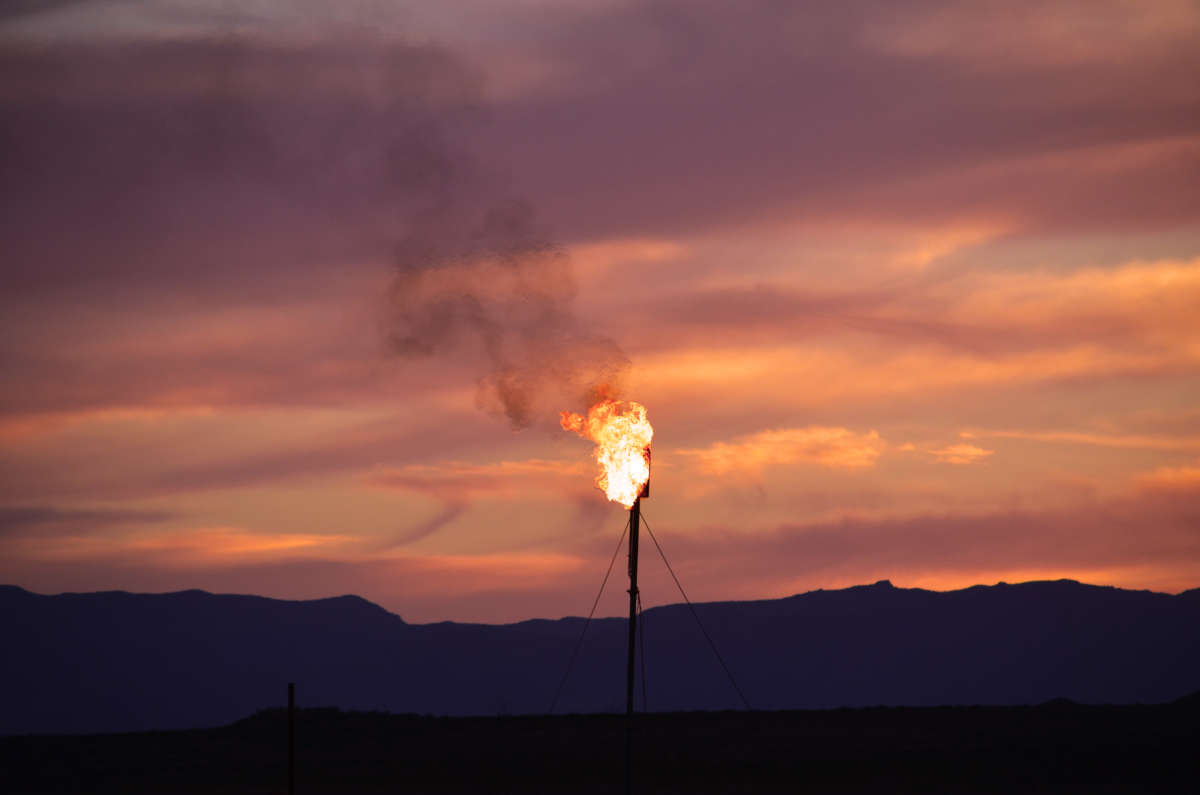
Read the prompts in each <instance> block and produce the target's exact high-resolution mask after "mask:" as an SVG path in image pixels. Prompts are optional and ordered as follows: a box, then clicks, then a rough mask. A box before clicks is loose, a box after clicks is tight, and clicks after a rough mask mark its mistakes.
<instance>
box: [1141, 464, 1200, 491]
mask: <svg viewBox="0 0 1200 795" xmlns="http://www.w3.org/2000/svg"><path fill="white" fill-rule="evenodd" d="M1137 484H1138V485H1139V486H1140V487H1141V488H1143V489H1145V490H1148V491H1191V490H1197V491H1200V462H1198V463H1197V464H1193V465H1185V466H1178V467H1159V468H1158V469H1156V470H1154V471H1153V472H1147V473H1145V474H1144V475H1141V476H1140V477H1139V478H1138V479H1137Z"/></svg>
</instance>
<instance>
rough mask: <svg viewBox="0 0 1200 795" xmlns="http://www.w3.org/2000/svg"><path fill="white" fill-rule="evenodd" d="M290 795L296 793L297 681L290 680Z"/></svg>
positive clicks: (288, 775)
mask: <svg viewBox="0 0 1200 795" xmlns="http://www.w3.org/2000/svg"><path fill="white" fill-rule="evenodd" d="M287 778H288V789H287V791H288V795H296V683H295V682H288V774H287Z"/></svg>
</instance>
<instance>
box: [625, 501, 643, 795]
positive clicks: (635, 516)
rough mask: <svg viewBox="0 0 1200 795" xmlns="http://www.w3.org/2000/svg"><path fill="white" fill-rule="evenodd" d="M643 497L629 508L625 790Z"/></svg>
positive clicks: (629, 779) (628, 785)
mask: <svg viewBox="0 0 1200 795" xmlns="http://www.w3.org/2000/svg"><path fill="white" fill-rule="evenodd" d="M641 506H642V498H641V496H639V497H638V498H637V499H636V500H634V502H633V508H631V509H630V510H629V654H628V657H627V659H626V667H625V792H626V795H629V793H632V792H633V677H634V670H635V669H634V652H635V650H636V648H637V646H636V644H637V600H638V586H637V566H638V529H639V527H640V525H641V520H642V512H641Z"/></svg>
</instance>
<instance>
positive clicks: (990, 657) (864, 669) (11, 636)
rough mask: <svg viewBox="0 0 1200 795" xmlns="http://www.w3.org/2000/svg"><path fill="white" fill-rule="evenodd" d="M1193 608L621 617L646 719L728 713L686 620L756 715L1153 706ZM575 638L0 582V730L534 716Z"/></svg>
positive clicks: (862, 591)
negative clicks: (345, 714)
mask: <svg viewBox="0 0 1200 795" xmlns="http://www.w3.org/2000/svg"><path fill="white" fill-rule="evenodd" d="M1197 597H1200V589H1192V590H1188V591H1184V592H1182V593H1180V594H1164V593H1158V592H1153V591H1144V590H1143V591H1132V590H1127V589H1121V588H1116V587H1112V586H1096V585H1088V584H1085V583H1079V582H1077V581H1074V580H1040V581H1032V582H1028V583H1018V584H1007V583H998V584H995V585H981V586H971V587H969V588H964V589H959V590H955V591H930V590H925V589H920V588H897V587H895V586H894V585H892V584H891V583H890V582H889V581H887V580H881V581H878V582H876V583H873V584H870V585H861V586H852V587H849V588H843V589H832V590H825V589H819V590H815V591H809V592H806V593H803V594H795V595H793V596H789V597H784V598H781V599H763V600H754V601H745V602H739V601H724V602H701V603H695V604H693V605H692V606H691V607H689V606H688V605H686V604H672V605H662V606H658V607H654V608H650V609H647V610H646V611H645V613H644V614H643V622H642V627H643V629H644V644H645V665H644V671H645V676H646V683H647V686H646V692H647V695H648V699H649V700H648V706H649V708H650V709H652V710H662V711H682V710H696V709H702V710H707V709H736V708H740V707H742V706H743V705H742V703H741V701H740V698H739V697H738V694H737V690H735V689H734V687H733V686H732V685H731V683H730V681H729V678H728V677H727V675H726V672H725V670H724V667H723V666H722V665H721V664H720V663H719V662H718V661H717V660H716V659H715V657H714V655H713V653H712V650H711V648H710V647H709V646H708V643H707V640H706V639H705V636H704V634H703V633H702V632H701V631H700V630H699V629H698V628H697V626H696V622H695V620H694V617H693V615H692V610H693V609H694V610H695V613H696V614H697V615H698V616H699V617H700V619H701V620H702V622H703V625H704V629H705V630H706V631H707V632H708V634H709V635H710V636H711V637H712V639H713V640H714V641H715V643H716V645H717V647H718V649H719V650H720V652H721V656H722V658H723V659H724V661H725V663H726V664H727V666H728V670H729V672H730V674H731V675H732V676H733V677H734V678H735V680H736V681H737V683H738V685H739V688H740V689H741V690H742V691H743V692H744V693H745V694H746V698H747V699H748V700H749V702H750V705H751V706H753V707H755V708H760V709H822V708H832V707H856V706H873V705H892V706H934V705H941V704H997V705H1005V704H1037V703H1043V702H1046V701H1050V700H1052V699H1056V698H1066V699H1070V700H1072V701H1076V702H1080V703H1138V702H1146V703H1151V702H1153V703H1159V702H1167V701H1171V700H1172V699H1175V698H1180V697H1183V696H1185V695H1186V694H1188V693H1191V692H1195V691H1197V690H1200V629H1198V628H1200V598H1197ZM584 626H585V622H584V619H582V618H579V617H564V618H560V619H536V618H535V619H527V620H525V621H521V622H516V623H512V624H469V623H458V622H438V623H430V624H410V623H407V622H405V621H404V620H403V619H402V618H401V617H400V616H399V615H397V614H395V613H391V612H389V611H387V610H386V609H384V608H383V607H381V606H379V605H377V604H375V603H373V602H370V601H368V600H366V599H363V598H361V597H358V596H354V595H342V596H337V597H329V598H324V599H316V600H277V599H270V598H267V597H260V596H251V595H237V594H210V593H208V592H205V591H198V590H189V591H177V592H173V593H166V594H131V593H128V592H122V591H107V592H97V593H91V594H88V593H82V594H80V593H68V594H58V595H44V594H36V593H33V592H30V591H27V590H25V589H23V588H20V587H18V586H0V637H2V638H4V639H5V640H6V641H7V644H6V645H7V646H8V648H9V653H8V654H6V655H4V656H3V657H2V658H0V701H2V702H3V703H4V704H5V705H6V708H5V709H4V710H0V734H13V733H24V732H79V731H128V730H139V729H162V728H189V727H198V726H214V725H223V724H227V723H229V722H230V721H233V720H237V719H238V718H240V717H244V716H245V715H247V714H251V713H253V712H255V711H256V710H258V709H262V708H264V707H270V706H274V705H278V704H279V703H281V701H282V700H283V694H284V692H285V686H286V683H287V682H296V683H297V691H298V699H300V703H302V704H306V705H310V706H316V705H321V706H336V707H340V708H343V709H360V710H362V709H365V710H381V711H389V712H405V713H414V712H415V713H429V714H444V715H486V714H509V713H514V714H522V713H544V712H546V711H547V710H548V709H549V708H550V706H551V704H552V703H554V700H555V699H554V695H555V692H556V690H557V689H558V688H559V683H560V682H563V676H564V672H565V671H566V669H567V664H568V660H570V659H571V658H572V653H573V650H574V649H575V647H576V644H577V643H580V637H581V634H582V633H583V630H584ZM626 632H627V628H626V621H625V619H623V618H602V619H596V620H594V621H592V622H591V624H590V625H588V626H587V631H586V635H584V636H583V641H582V643H581V644H580V646H579V654H578V658H577V660H576V662H575V665H574V668H573V669H572V670H571V672H570V676H569V678H568V679H567V680H566V682H565V686H563V687H562V690H561V693H560V698H559V700H558V701H557V704H556V707H557V711H559V712H581V713H582V712H612V711H619V710H620V709H622V708H623V705H624V699H623V695H624V665H623V662H624V655H625V635H626ZM640 694H641V689H640V685H639V702H640V701H641V696H640ZM641 706H642V704H641V703H639V708H640V707H641Z"/></svg>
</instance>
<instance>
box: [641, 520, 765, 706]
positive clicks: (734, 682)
mask: <svg viewBox="0 0 1200 795" xmlns="http://www.w3.org/2000/svg"><path fill="white" fill-rule="evenodd" d="M642 524H643V525H644V526H645V528H646V532H648V533H649V534H650V540H651V541H653V542H654V548H655V549H657V550H658V554H659V556H660V557H661V558H662V559H663V563H665V564H667V571H669V572H671V579H672V580H674V581H675V587H676V588H678V589H679V593H680V595H681V596H682V597H683V601H684V602H685V603H686V604H687V606H688V610H690V611H692V618H694V619H696V626H698V627H700V631H701V632H702V633H704V639H705V640H707V641H708V645H709V647H710V648H711V649H712V650H713V654H715V655H716V657H717V662H719V663H721V668H723V669H724V671H725V675H726V676H728V677H729V683H730V684H731V685H733V689H734V690H736V691H737V694H738V698H740V699H741V700H742V704H743V705H744V706H745V707H746V710H747V711H751V712H752V711H753V709H752V708H751V706H750V702H749V701H747V700H746V695H745V694H744V693H742V689H741V688H740V687H738V683H737V680H736V679H734V678H733V672H732V671H730V670H729V666H728V665H726V664H725V658H724V657H722V656H721V652H719V651H717V644H716V643H714V642H713V639H712V636H711V635H709V634H708V630H707V629H705V628H704V624H703V623H702V622H701V621H700V614H699V613H697V612H696V608H695V606H694V605H693V604H692V600H691V599H688V595H687V593H685V592H684V590H683V585H681V584H680V582H679V578H678V577H676V576H675V570H674V569H673V568H671V561H669V560H667V553H665V552H663V548H662V545H661V544H659V543H658V539H657V538H655V537H654V531H653V530H651V529H650V524H649V523H648V522H647V521H646V515H645V514H644V513H643V514H642Z"/></svg>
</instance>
